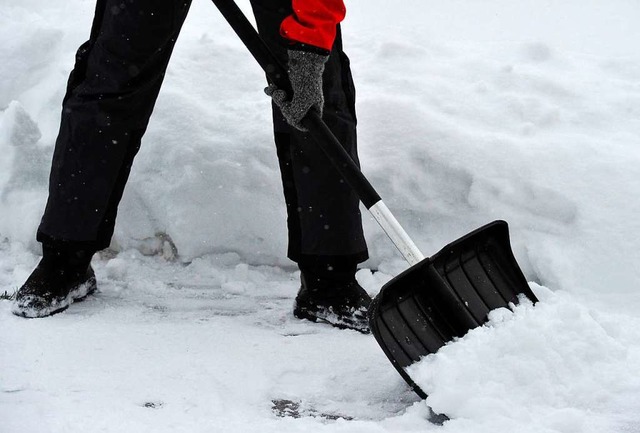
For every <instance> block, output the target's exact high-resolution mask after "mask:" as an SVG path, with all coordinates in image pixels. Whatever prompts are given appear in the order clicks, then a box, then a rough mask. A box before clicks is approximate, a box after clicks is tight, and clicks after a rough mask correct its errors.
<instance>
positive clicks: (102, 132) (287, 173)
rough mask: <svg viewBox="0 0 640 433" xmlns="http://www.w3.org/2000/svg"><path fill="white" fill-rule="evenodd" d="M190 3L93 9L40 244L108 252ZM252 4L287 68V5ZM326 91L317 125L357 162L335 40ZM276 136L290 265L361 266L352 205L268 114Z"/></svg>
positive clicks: (297, 139) (343, 60)
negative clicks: (321, 261)
mask: <svg viewBox="0 0 640 433" xmlns="http://www.w3.org/2000/svg"><path fill="white" fill-rule="evenodd" d="M190 3H191V0H124V1H123V0H98V2H97V6H96V13H95V17H94V21H93V26H92V29H91V36H90V39H89V41H87V42H85V43H84V44H83V45H82V46H81V47H80V48H79V50H78V52H77V55H76V64H75V67H74V69H73V71H72V72H71V75H70V78H69V82H68V86H67V93H66V95H65V97H64V100H63V110H62V120H61V125H60V132H59V135H58V139H57V141H56V146H55V151H54V155H53V163H52V168H51V176H50V186H49V199H48V202H47V207H46V210H45V213H44V216H43V218H42V222H41V224H40V227H39V229H38V240H39V241H41V242H61V243H67V242H73V243H74V244H76V245H84V246H85V247H86V248H90V249H94V250H100V249H103V248H106V247H107V246H108V245H109V243H110V241H111V237H112V235H113V230H114V225H115V219H116V214H117V208H118V204H119V202H120V200H121V198H122V194H123V191H124V187H125V184H126V181H127V179H128V177H129V173H130V171H131V166H132V164H133V160H134V157H135V155H136V153H137V152H138V150H139V148H140V141H141V139H142V136H143V134H144V132H145V130H146V128H147V124H148V121H149V117H150V116H151V113H152V111H153V107H154V104H155V101H156V99H157V96H158V92H159V91H160V87H161V84H162V81H163V78H164V74H165V71H166V68H167V64H168V62H169V58H170V56H171V52H172V50H173V47H174V44H175V42H176V39H177V37H178V34H179V32H180V29H181V27H182V24H183V22H184V19H185V17H186V15H187V12H188V10H189V6H190ZM252 5H253V8H254V14H255V17H256V22H257V23H258V29H259V31H260V33H261V34H262V36H263V38H264V39H265V40H266V41H267V43H268V44H269V45H270V46H271V47H272V49H273V50H274V52H275V53H276V54H277V55H278V56H279V57H280V58H281V60H282V61H283V62H286V58H287V55H286V41H284V40H283V39H282V38H281V37H280V36H279V31H278V29H279V25H280V22H281V21H282V19H283V18H284V17H285V16H287V15H289V14H290V13H291V1H290V0H253V1H252ZM212 7H213V6H212ZM209 54H210V53H207V55H209ZM213 54H215V53H213ZM230 72H231V71H230ZM324 91H325V100H326V102H325V103H326V105H325V110H324V120H325V121H326V122H327V124H328V125H329V127H330V128H331V129H332V131H333V132H334V134H335V135H336V136H337V137H338V139H339V140H340V141H341V143H343V145H344V146H345V148H346V149H347V151H348V152H349V153H350V154H351V155H352V157H353V158H354V159H355V160H356V161H357V150H356V118H355V108H354V104H355V101H354V88H353V82H352V80H351V72H350V70H349V61H348V59H347V57H346V55H345V54H344V53H343V52H342V46H341V39H340V36H339V34H338V38H337V39H336V43H335V46H334V49H333V51H332V54H331V56H330V59H329V61H328V62H327V66H326V71H325V74H324ZM274 130H275V141H276V148H277V153H278V159H279V162H280V169H281V175H282V182H283V186H284V193H285V201H286V204H287V212H288V231H289V251H288V255H289V257H290V258H291V259H292V260H294V261H297V262H304V261H305V260H307V259H308V260H316V259H317V258H318V257H325V256H330V257H333V256H340V258H341V259H344V260H345V261H348V262H353V263H356V262H360V261H363V260H365V259H366V258H367V249H366V244H365V241H364V236H363V233H362V225H361V216H360V212H359V209H358V200H357V197H356V196H355V195H354V194H353V192H352V191H351V190H350V189H349V187H347V185H346V184H345V183H344V182H342V181H341V179H340V177H339V175H338V174H337V172H336V171H335V169H334V168H333V167H332V166H331V165H330V164H329V162H328V161H327V160H326V158H325V157H324V155H323V154H321V153H320V151H319V150H317V149H316V146H314V145H313V143H311V141H310V137H308V136H306V135H305V134H303V133H300V132H298V131H297V130H295V129H294V128H290V127H289V126H288V125H287V124H286V122H285V121H284V119H283V118H282V115H281V114H280V113H279V111H278V109H277V108H275V107H274Z"/></svg>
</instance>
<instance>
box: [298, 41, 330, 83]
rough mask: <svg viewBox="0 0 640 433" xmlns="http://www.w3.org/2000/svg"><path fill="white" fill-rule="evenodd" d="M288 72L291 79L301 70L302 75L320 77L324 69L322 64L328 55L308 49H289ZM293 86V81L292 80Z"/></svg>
mask: <svg viewBox="0 0 640 433" xmlns="http://www.w3.org/2000/svg"><path fill="white" fill-rule="evenodd" d="M288 54H289V74H290V76H291V78H292V81H293V80H294V79H295V78H294V77H296V76H297V75H298V74H297V73H296V72H298V73H300V72H303V71H304V73H303V76H307V77H311V76H316V77H322V72H323V71H324V64H325V63H326V62H327V60H328V59H329V56H328V55H322V54H316V53H311V52H308V51H298V50H289V52H288ZM292 84H293V85H294V86H295V83H293V82H292Z"/></svg>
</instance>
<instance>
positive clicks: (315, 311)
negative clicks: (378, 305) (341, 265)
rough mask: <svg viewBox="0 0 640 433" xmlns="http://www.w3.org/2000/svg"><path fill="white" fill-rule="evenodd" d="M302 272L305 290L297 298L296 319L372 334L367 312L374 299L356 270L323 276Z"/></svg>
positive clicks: (307, 271)
mask: <svg viewBox="0 0 640 433" xmlns="http://www.w3.org/2000/svg"><path fill="white" fill-rule="evenodd" d="M301 271H302V273H301V278H300V279H301V282H302V287H301V288H300V291H299V292H298V295H297V296H296V300H295V304H294V308H293V314H294V316H296V317H297V318H299V319H308V320H311V321H313V322H323V323H328V324H330V325H332V326H335V327H336V328H341V329H354V330H356V331H359V332H362V333H364V334H368V333H369V332H370V331H369V321H368V318H367V309H368V308H369V304H370V303H371V297H370V296H369V295H368V294H367V292H366V291H365V290H364V289H363V288H362V287H361V286H360V284H358V282H357V281H356V278H355V272H356V269H355V266H353V269H352V270H347V271H343V270H335V269H332V268H330V270H328V271H324V270H321V271H320V272H318V270H317V269H315V270H310V269H304V268H303V267H302V266H301ZM314 271H315V272H314Z"/></svg>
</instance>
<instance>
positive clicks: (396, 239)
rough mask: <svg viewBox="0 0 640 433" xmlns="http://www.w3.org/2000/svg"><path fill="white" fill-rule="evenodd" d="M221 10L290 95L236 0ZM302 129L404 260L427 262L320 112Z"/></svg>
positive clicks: (217, 0)
mask: <svg viewBox="0 0 640 433" xmlns="http://www.w3.org/2000/svg"><path fill="white" fill-rule="evenodd" d="M212 1H213V3H214V4H215V5H216V7H217V8H218V9H219V10H220V12H221V13H222V15H223V16H224V18H225V19H226V20H227V22H228V23H229V25H230V26H231V27H232V28H233V30H234V31H235V32H236V34H237V35H238V36H239V37H240V39H241V40H242V42H243V43H244V45H245V46H246V47H247V49H248V50H249V52H250V53H251V55H253V57H254V58H255V59H256V61H257V62H258V64H260V66H261V67H262V69H263V70H264V72H265V73H266V75H267V78H268V80H269V81H270V82H271V83H272V84H274V85H275V86H276V87H278V88H279V89H282V90H285V91H286V92H288V94H291V83H290V82H289V75H288V74H287V69H286V68H285V67H284V66H283V65H282V64H281V63H280V61H279V60H278V58H277V57H276V56H275V55H274V54H273V53H272V52H271V50H270V49H269V47H268V46H267V44H266V43H265V42H264V41H263V40H262V38H261V37H260V36H259V35H258V32H257V31H256V30H255V29H254V27H253V25H251V23H250V22H249V20H248V19H247V17H246V16H245V15H244V14H243V13H242V10H240V8H239V7H238V5H237V4H236V3H235V1H233V0H212ZM301 123H302V126H304V127H305V128H307V129H308V130H309V136H310V137H312V138H313V140H314V141H315V142H316V144H317V145H318V146H319V147H320V149H321V150H322V151H323V152H324V153H325V155H327V157H328V158H329V160H330V161H331V163H332V164H333V165H334V167H335V168H336V169H337V170H338V172H339V173H340V175H341V176H342V177H343V178H344V180H345V181H346V182H347V183H348V184H349V185H350V186H351V188H353V190H354V191H355V193H356V194H357V195H358V197H359V198H360V201H361V202H362V204H364V206H365V207H366V208H367V209H368V210H369V211H370V212H371V214H372V216H373V217H374V218H375V220H376V221H377V222H378V224H380V226H381V227H382V229H383V230H384V231H385V233H386V234H387V235H388V236H389V238H390V239H391V241H392V242H393V243H394V245H395V246H396V247H397V248H398V250H399V251H400V253H401V254H402V255H403V257H404V258H405V259H406V260H407V262H409V264H410V265H414V264H416V263H418V262H420V261H421V260H423V259H424V255H423V254H422V253H421V252H420V250H419V249H418V247H416V245H415V244H414V243H413V241H412V240H411V238H409V235H407V233H406V232H405V231H404V229H403V228H402V226H400V224H399V223H398V221H397V220H396V218H395V217H394V216H393V214H392V213H391V212H390V211H389V209H388V208H387V206H386V205H385V204H384V203H383V202H382V199H381V198H380V195H379V194H378V193H377V192H376V190H375V189H374V188H373V186H372V185H371V184H370V183H369V181H368V180H367V178H366V177H365V176H364V174H362V171H360V167H358V165H357V164H356V163H355V162H354V161H353V159H352V158H351V156H350V155H349V154H348V153H347V151H346V150H345V149H344V147H342V145H341V144H340V142H339V141H338V139H337V138H336V137H335V135H333V133H332V132H331V130H330V129H329V127H327V125H326V124H325V123H324V122H323V120H322V119H321V118H320V116H319V115H318V113H317V112H315V111H314V110H310V111H309V113H308V114H307V115H306V116H305V117H304V118H303V119H302V121H301Z"/></svg>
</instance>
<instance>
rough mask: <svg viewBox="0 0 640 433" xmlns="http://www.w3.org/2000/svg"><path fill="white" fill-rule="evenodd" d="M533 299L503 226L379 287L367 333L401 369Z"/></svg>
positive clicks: (499, 224) (481, 231) (472, 237)
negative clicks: (492, 314) (520, 298)
mask: <svg viewBox="0 0 640 433" xmlns="http://www.w3.org/2000/svg"><path fill="white" fill-rule="evenodd" d="M519 295H525V296H526V297H527V298H529V299H530V300H531V301H533V302H537V299H536V297H535V295H534V294H533V292H532V291H531V289H530V288H529V285H528V284H527V280H526V279H525V277H524V275H523V274H522V271H521V270H520V267H519V266H518V263H517V262H516V259H515V257H514V256H513V252H512V250H511V245H510V243H509V228H508V226H507V223H506V222H505V221H494V222H492V223H489V224H487V225H485V226H483V227H480V228H479V229H477V230H475V231H473V232H471V233H469V234H468V235H466V236H464V237H462V238H460V239H458V240H456V241H454V242H452V243H450V244H449V245H447V246H446V247H444V248H443V249H442V250H440V251H439V252H438V253H437V254H436V255H434V256H432V257H431V258H428V259H424V260H423V261H421V262H420V263H418V264H416V265H414V266H412V267H411V268H409V269H407V270H406V271H404V272H403V273H402V274H400V275H398V276H397V277H395V278H394V279H392V280H391V281H389V282H388V283H387V284H385V285H384V287H382V289H381V290H380V293H378V295H377V296H376V297H375V299H374V300H373V303H372V304H371V307H370V309H369V317H370V326H371V332H372V333H373V335H374V336H375V338H376V340H377V341H378V344H380V346H381V347H382V350H383V351H384V353H385V354H386V355H387V357H388V358H389V360H390V361H391V363H392V364H393V366H394V367H395V368H396V369H397V370H398V372H399V373H400V375H401V376H402V377H403V378H404V379H405V380H406V381H407V383H408V384H409V385H410V386H411V388H412V389H413V390H414V391H415V392H416V393H417V394H418V395H419V396H420V397H422V398H426V397H427V395H426V394H425V393H424V392H423V391H422V390H421V389H420V388H419V387H418V385H416V384H415V382H414V381H413V380H412V379H411V378H410V377H409V375H408V374H407V373H406V371H405V370H404V368H405V367H408V366H409V365H411V364H413V363H414V362H417V361H419V360H420V359H421V358H422V357H424V356H426V355H429V354H431V353H435V352H436V351H438V349H440V347H442V346H444V345H445V344H446V343H448V342H449V341H451V340H453V339H454V338H456V337H462V336H463V335H464V334H466V333H467V332H468V331H469V330H471V329H473V328H475V327H478V326H481V325H482V324H484V323H485V322H486V321H487V316H488V314H489V312H490V311H491V310H494V309H496V308H501V307H507V308H508V307H509V304H510V303H513V304H517V303H518V296H519Z"/></svg>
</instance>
